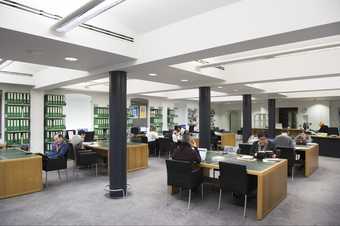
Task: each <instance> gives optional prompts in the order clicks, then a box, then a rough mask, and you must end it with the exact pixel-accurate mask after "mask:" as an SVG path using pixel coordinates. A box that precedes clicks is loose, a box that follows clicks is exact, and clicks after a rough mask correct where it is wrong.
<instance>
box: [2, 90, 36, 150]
mask: <svg viewBox="0 0 340 226" xmlns="http://www.w3.org/2000/svg"><path fill="white" fill-rule="evenodd" d="M29 134H30V94H29V93H21V92H6V93H5V137H4V138H5V141H6V143H7V144H9V145H22V144H29V142H30V135H29Z"/></svg>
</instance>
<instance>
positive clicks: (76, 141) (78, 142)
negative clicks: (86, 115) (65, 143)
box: [70, 130, 85, 149]
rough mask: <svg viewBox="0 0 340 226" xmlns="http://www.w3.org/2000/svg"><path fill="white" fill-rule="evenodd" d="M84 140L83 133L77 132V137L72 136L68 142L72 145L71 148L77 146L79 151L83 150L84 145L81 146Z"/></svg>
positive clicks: (82, 131)
mask: <svg viewBox="0 0 340 226" xmlns="http://www.w3.org/2000/svg"><path fill="white" fill-rule="evenodd" d="M84 139H85V131H84V130H79V131H78V135H74V136H73V137H72V139H71V141H70V142H71V144H72V145H73V147H76V146H78V147H79V148H80V149H84V145H83V142H84Z"/></svg>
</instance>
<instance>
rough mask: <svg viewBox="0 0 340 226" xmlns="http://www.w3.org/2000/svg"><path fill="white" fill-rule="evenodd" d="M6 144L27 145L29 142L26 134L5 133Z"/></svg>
mask: <svg viewBox="0 0 340 226" xmlns="http://www.w3.org/2000/svg"><path fill="white" fill-rule="evenodd" d="M6 139H7V144H9V145H14V144H28V143H29V142H30V137H29V133H28V132H24V133H7V137H6Z"/></svg>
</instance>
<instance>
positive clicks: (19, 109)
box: [6, 105, 30, 117]
mask: <svg viewBox="0 0 340 226" xmlns="http://www.w3.org/2000/svg"><path fill="white" fill-rule="evenodd" d="M29 110H30V108H29V106H12V105H7V106H6V114H7V117H29V115H30V112H29Z"/></svg>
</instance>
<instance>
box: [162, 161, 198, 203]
mask: <svg viewBox="0 0 340 226" xmlns="http://www.w3.org/2000/svg"><path fill="white" fill-rule="evenodd" d="M165 161H166V169H167V181H168V186H175V187H179V188H181V189H189V198H188V209H190V202H191V190H192V189H194V188H197V187H199V186H200V185H201V184H202V182H203V172H202V170H201V169H199V168H198V169H194V170H193V164H192V163H191V162H186V161H178V160H165Z"/></svg>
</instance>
